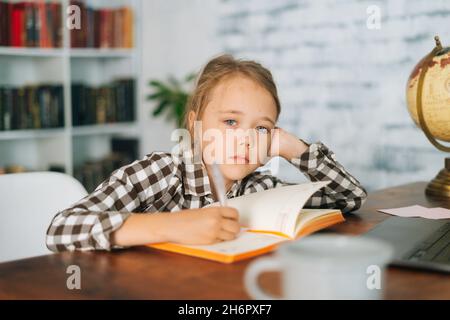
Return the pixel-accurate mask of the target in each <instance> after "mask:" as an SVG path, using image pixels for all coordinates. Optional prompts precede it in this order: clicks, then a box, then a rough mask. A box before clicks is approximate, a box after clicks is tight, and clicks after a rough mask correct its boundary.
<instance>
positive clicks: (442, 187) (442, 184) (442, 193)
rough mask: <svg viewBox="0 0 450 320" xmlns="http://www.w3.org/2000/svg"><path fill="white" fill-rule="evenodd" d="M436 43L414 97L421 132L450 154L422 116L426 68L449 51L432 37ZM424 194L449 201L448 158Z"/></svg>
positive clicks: (449, 166) (448, 148)
mask: <svg viewBox="0 0 450 320" xmlns="http://www.w3.org/2000/svg"><path fill="white" fill-rule="evenodd" d="M434 39H435V41H436V46H435V47H434V49H433V50H432V51H431V52H430V53H429V54H428V55H427V56H426V57H425V58H424V60H423V64H422V70H421V73H420V75H419V81H418V83H417V96H416V106H417V115H418V118H419V123H420V127H421V128H422V131H423V132H424V133H425V135H426V137H427V138H428V140H429V141H430V142H431V143H432V144H433V146H435V147H436V148H437V149H439V150H441V151H444V152H450V147H447V146H445V145H443V144H441V143H439V142H438V141H437V139H435V138H434V136H433V134H432V133H431V130H430V128H428V126H427V123H426V121H425V117H424V114H423V106H422V92H423V85H424V80H425V75H426V74H427V71H428V67H429V65H430V62H431V61H432V60H433V58H434V57H436V56H440V55H442V54H444V53H447V52H449V51H450V48H443V47H442V44H441V41H440V40H439V37H438V36H436V37H434ZM425 194H426V195H429V196H435V197H439V198H447V199H450V158H445V167H444V169H442V170H441V171H439V173H438V174H437V176H436V177H435V178H434V179H433V180H432V181H431V182H430V183H429V184H428V186H427V188H426V189H425Z"/></svg>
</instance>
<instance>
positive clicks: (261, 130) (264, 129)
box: [256, 126, 269, 134]
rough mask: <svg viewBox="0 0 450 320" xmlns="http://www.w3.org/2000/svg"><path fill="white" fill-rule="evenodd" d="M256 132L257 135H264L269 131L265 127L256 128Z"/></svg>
mask: <svg viewBox="0 0 450 320" xmlns="http://www.w3.org/2000/svg"><path fill="white" fill-rule="evenodd" d="M256 130H258V132H259V133H264V134H266V133H269V129H268V128H266V127H263V126H258V127H256Z"/></svg>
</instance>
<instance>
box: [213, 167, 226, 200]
mask: <svg viewBox="0 0 450 320" xmlns="http://www.w3.org/2000/svg"><path fill="white" fill-rule="evenodd" d="M212 174H213V183H214V186H215V187H216V193H217V197H218V198H219V202H220V205H221V206H226V199H227V197H226V192H225V182H224V180H223V175H222V172H220V169H219V165H218V164H217V162H216V161H214V162H213V163H212Z"/></svg>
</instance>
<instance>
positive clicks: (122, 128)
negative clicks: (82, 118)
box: [72, 122, 138, 137]
mask: <svg viewBox="0 0 450 320" xmlns="http://www.w3.org/2000/svg"><path fill="white" fill-rule="evenodd" d="M116 133H121V134H137V133H138V129H137V124H136V123H135V122H123V123H105V124H96V125H88V126H78V127H73V128H72V135H73V136H74V137H77V136H92V135H110V134H116Z"/></svg>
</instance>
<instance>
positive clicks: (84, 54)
mask: <svg viewBox="0 0 450 320" xmlns="http://www.w3.org/2000/svg"><path fill="white" fill-rule="evenodd" d="M134 53H135V50H134V49H125V48H111V49H95V48H70V49H68V50H67V51H66V50H65V49H55V48H30V47H0V56H10V57H15V56H21V57H42V58H52V57H62V56H64V55H67V54H68V55H69V56H70V57H71V58H132V57H133V55H134Z"/></svg>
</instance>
